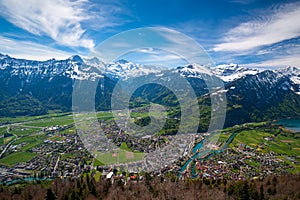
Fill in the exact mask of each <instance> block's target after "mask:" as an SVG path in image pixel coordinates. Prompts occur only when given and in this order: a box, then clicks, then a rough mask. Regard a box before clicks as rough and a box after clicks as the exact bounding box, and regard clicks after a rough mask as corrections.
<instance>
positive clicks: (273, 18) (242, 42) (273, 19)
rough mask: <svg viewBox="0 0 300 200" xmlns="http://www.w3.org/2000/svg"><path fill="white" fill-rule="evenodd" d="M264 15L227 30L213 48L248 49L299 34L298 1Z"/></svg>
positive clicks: (223, 49) (299, 6)
mask: <svg viewBox="0 0 300 200" xmlns="http://www.w3.org/2000/svg"><path fill="white" fill-rule="evenodd" d="M264 15H266V16H264V17H261V18H258V19H254V20H251V21H247V22H244V23H241V24H239V25H238V26H236V27H234V28H233V29H231V30H229V32H228V33H227V34H226V35H225V37H223V38H222V42H221V43H219V44H216V45H215V47H214V48H213V50H214V51H233V52H236V51H248V50H253V49H255V48H258V47H261V46H264V45H270V44H274V43H277V42H280V41H283V40H287V39H291V38H296V37H299V36H300V21H299V19H300V3H293V4H286V5H283V6H279V7H278V8H276V9H273V10H272V11H271V13H268V11H266V13H264Z"/></svg>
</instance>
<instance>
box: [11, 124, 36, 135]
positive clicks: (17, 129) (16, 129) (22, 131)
mask: <svg viewBox="0 0 300 200" xmlns="http://www.w3.org/2000/svg"><path fill="white" fill-rule="evenodd" d="M40 130H41V129H40V128H28V127H22V126H10V131H9V132H10V133H12V134H15V135H18V136H22V135H27V134H31V133H34V132H38V131H40Z"/></svg>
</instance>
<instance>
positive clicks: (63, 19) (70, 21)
mask: <svg viewBox="0 0 300 200" xmlns="http://www.w3.org/2000/svg"><path fill="white" fill-rule="evenodd" d="M88 6H89V5H88V2H87V1H85V0H80V1H72V0H42V1H40V0H27V1H26V2H23V1H19V0H2V1H0V13H1V14H0V15H2V16H3V17H4V18H5V19H7V20H8V21H9V22H11V23H12V24H14V25H15V26H17V27H20V28H22V29H24V30H26V31H28V32H30V33H32V34H35V35H44V36H49V37H51V38H52V39H53V40H55V41H56V42H58V43H59V44H61V45H66V46H73V47H85V48H93V46H94V42H93V40H91V39H88V38H87V37H85V29H83V27H82V25H81V23H83V22H84V21H86V20H89V19H90V18H91V17H90V16H89V15H88V14H86V12H85V11H86V10H85V9H84V8H88Z"/></svg>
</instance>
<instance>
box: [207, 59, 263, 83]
mask: <svg viewBox="0 0 300 200" xmlns="http://www.w3.org/2000/svg"><path fill="white" fill-rule="evenodd" d="M212 70H213V73H214V74H215V75H216V76H218V77H219V78H221V79H222V80H223V81H224V82H231V81H234V80H237V79H239V78H242V77H244V76H246V75H255V74H257V73H259V72H260V71H259V70H258V69H252V68H244V67H240V66H239V65H238V64H233V63H231V64H223V65H218V66H216V67H215V68H214V69H212Z"/></svg>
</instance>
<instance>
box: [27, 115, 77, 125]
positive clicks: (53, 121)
mask: <svg viewBox="0 0 300 200" xmlns="http://www.w3.org/2000/svg"><path fill="white" fill-rule="evenodd" d="M73 123H74V120H73V116H72V115H67V116H60V117H51V118H46V119H40V120H36V121H32V122H28V123H25V124H24V125H27V126H36V127H47V126H62V125H69V124H73Z"/></svg>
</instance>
